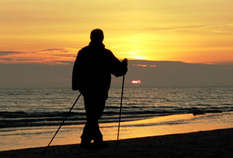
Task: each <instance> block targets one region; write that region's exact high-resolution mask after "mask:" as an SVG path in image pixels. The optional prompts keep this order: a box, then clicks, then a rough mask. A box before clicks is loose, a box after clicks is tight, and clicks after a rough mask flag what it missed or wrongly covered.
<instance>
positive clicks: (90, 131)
mask: <svg viewBox="0 0 233 158" xmlns="http://www.w3.org/2000/svg"><path fill="white" fill-rule="evenodd" d="M105 101H106V99H105V98H104V97H102V98H101V97H98V96H96V95H84V104H85V110H86V124H85V126H84V129H83V133H82V136H81V139H82V141H84V142H85V141H86V142H91V140H94V142H96V143H98V142H102V141H103V136H102V133H101V131H100V129H99V122H98V121H99V119H100V117H101V116H102V114H103V111H104V107H105Z"/></svg>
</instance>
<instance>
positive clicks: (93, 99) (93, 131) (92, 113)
mask: <svg viewBox="0 0 233 158" xmlns="http://www.w3.org/2000/svg"><path fill="white" fill-rule="evenodd" d="M90 38H91V42H90V43H89V45H88V46H86V47H84V48H82V49H81V50H80V51H79V52H78V55H77V58H76V60H75V62H74V67H73V76H72V89H73V90H79V91H80V92H81V94H82V95H83V97H84V104H85V110H86V119H87V121H86V124H85V127H84V129H83V133H82V136H81V146H83V147H88V146H89V145H90V144H91V141H92V140H93V141H94V144H97V145H103V144H104V143H103V136H102V134H101V131H100V129H99V124H98V120H99V119H100V117H101V115H102V113H103V111H104V107H105V101H106V99H107V98H108V90H109V88H110V84H111V74H113V75H114V76H116V77H118V76H122V75H124V74H126V72H127V64H128V61H127V59H124V60H123V61H122V62H121V61H119V60H118V59H117V58H116V57H115V56H114V55H113V53H112V52H111V51H110V50H108V49H106V48H105V46H104V44H103V43H102V42H103V39H104V34H103V31H102V30H100V29H94V30H93V31H92V32H91V36H90Z"/></svg>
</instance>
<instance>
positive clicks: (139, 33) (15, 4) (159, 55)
mask: <svg viewBox="0 0 233 158" xmlns="http://www.w3.org/2000/svg"><path fill="white" fill-rule="evenodd" d="M232 8H233V1H230V0H195V1H194V0H185V1H180V0H172V1H171V0H145V1H142V0H132V1H125V0H108V1H106V0H86V1H84V0H83V1H80V0H49V1H48V0H37V1H34V0H20V1H18V0H0V25H1V29H0V34H1V37H0V41H1V44H0V62H1V63H64V62H70V61H73V60H74V57H75V56H76V53H77V51H78V50H79V49H80V48H81V47H83V46H85V45H86V44H88V42H89V33H90V31H91V30H92V29H94V28H96V27H98V28H102V29H103V30H104V32H105V41H104V43H105V45H106V47H107V48H109V49H111V50H112V51H113V53H114V54H115V55H116V56H118V57H119V58H124V57H127V58H130V59H146V60H172V61H174V60H179V61H184V62H195V63H215V62H233V45H232V43H233V14H232Z"/></svg>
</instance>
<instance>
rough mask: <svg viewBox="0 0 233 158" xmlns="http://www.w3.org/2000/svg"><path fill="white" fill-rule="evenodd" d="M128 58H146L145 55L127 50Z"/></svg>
mask: <svg viewBox="0 0 233 158" xmlns="http://www.w3.org/2000/svg"><path fill="white" fill-rule="evenodd" d="M127 54H128V58H129V59H136V60H146V59H147V57H145V56H142V55H140V54H139V53H137V52H136V51H135V52H128V53H127Z"/></svg>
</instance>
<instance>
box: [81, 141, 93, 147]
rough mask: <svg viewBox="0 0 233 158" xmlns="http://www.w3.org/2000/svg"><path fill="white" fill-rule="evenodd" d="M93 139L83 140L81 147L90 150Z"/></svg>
mask: <svg viewBox="0 0 233 158" xmlns="http://www.w3.org/2000/svg"><path fill="white" fill-rule="evenodd" d="M91 145H92V144H91V139H82V141H81V144H80V147H81V148H90V146H91Z"/></svg>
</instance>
